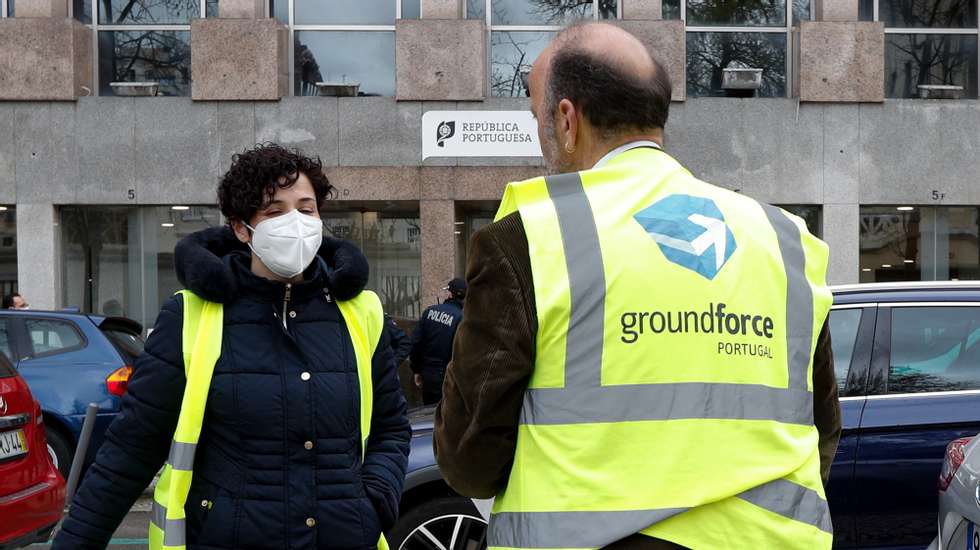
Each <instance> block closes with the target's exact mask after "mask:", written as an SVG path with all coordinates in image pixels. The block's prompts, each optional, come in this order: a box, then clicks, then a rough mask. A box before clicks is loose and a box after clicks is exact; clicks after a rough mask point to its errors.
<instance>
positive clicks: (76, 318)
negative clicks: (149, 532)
mask: <svg viewBox="0 0 980 550" xmlns="http://www.w3.org/2000/svg"><path fill="white" fill-rule="evenodd" d="M142 332H143V327H142V326H140V324H139V323H137V322H136V321H132V320H129V319H124V318H120V317H102V316H98V315H85V314H82V313H70V312H64V311H34V310H9V309H5V310H0V351H2V352H3V353H4V354H5V355H6V356H7V357H8V358H9V359H10V361H11V363H12V364H13V365H14V367H15V368H16V369H17V370H18V371H19V372H20V375H21V376H22V377H23V378H24V380H25V381H26V382H27V385H28V386H29V387H30V389H31V393H33V394H34V398H35V399H37V400H38V402H40V404H41V410H42V413H43V416H44V424H45V427H46V432H47V442H48V453H49V454H50V455H51V459H52V461H53V462H54V464H55V466H56V467H57V468H58V470H60V471H61V473H62V475H63V476H64V477H65V478H67V477H68V471H69V470H70V469H71V463H72V459H73V457H74V452H75V446H76V444H77V443H78V436H79V434H80V433H81V430H82V422H83V421H84V419H85V409H86V407H87V406H88V404H89V403H96V404H98V406H99V412H98V415H97V417H96V418H97V420H96V424H95V429H94V431H93V433H92V442H91V444H90V446H89V451H88V453H87V456H86V461H85V464H88V463H90V462H91V461H92V460H93V459H94V458H95V452H96V451H97V450H98V448H99V446H100V445H101V444H102V438H103V435H104V434H105V430H106V428H107V427H108V426H109V423H110V422H112V420H113V419H114V418H115V417H116V415H117V414H119V410H120V402H121V399H120V398H121V397H122V396H123V395H124V394H125V392H126V386H127V384H128V383H129V377H130V375H131V374H132V365H133V362H134V361H135V359H136V357H137V356H139V354H140V353H141V352H142V351H143V339H142V337H141V334H142Z"/></svg>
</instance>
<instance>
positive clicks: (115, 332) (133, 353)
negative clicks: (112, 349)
mask: <svg viewBox="0 0 980 550" xmlns="http://www.w3.org/2000/svg"><path fill="white" fill-rule="evenodd" d="M102 333H103V334H105V335H106V337H107V338H109V341H110V342H112V345H114V346H116V349H117V350H119V353H121V354H122V356H123V359H125V360H126V362H127V363H129V364H130V365H132V364H133V362H134V361H136V358H137V357H139V356H140V354H141V353H143V344H144V342H143V338H142V337H141V336H140V335H139V334H134V333H132V332H129V331H127V330H122V329H118V328H111V329H103V330H102Z"/></svg>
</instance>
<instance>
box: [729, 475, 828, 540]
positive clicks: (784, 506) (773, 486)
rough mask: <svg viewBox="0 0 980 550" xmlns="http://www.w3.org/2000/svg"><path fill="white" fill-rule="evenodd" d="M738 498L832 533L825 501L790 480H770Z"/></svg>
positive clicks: (810, 490)
mask: <svg viewBox="0 0 980 550" xmlns="http://www.w3.org/2000/svg"><path fill="white" fill-rule="evenodd" d="M738 498H740V499H742V500H745V501H747V502H751V503H752V504H755V505H756V506H758V507H760V508H764V509H766V510H769V511H770V512H773V513H776V514H779V515H781V516H783V517H786V518H789V519H791V520H794V521H799V522H801V523H806V524H807V525H812V526H814V527H816V528H817V529H820V530H821V531H824V532H827V533H830V534H831V535H833V534H834V525H833V523H831V520H830V508H829V507H828V506H827V501H826V500H824V499H822V498H820V495H818V494H817V492H816V491H814V490H813V489H808V488H806V487H804V486H802V485H798V484H796V483H793V482H792V481H787V480H785V479H777V480H775V481H770V482H769V483H766V484H764V485H760V486H758V487H756V488H755V489H750V490H748V491H746V492H744V493H742V494H740V495H738Z"/></svg>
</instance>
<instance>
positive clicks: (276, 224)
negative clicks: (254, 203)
mask: <svg viewBox="0 0 980 550" xmlns="http://www.w3.org/2000/svg"><path fill="white" fill-rule="evenodd" d="M245 227H248V228H249V229H251V230H252V242H251V243H249V245H248V246H249V248H251V249H252V252H253V253H255V255H256V256H258V257H259V259H260V260H262V263H263V264H265V266H266V267H268V268H269V270H271V271H272V272H273V273H275V274H276V275H279V276H280V277H283V278H285V279H292V278H293V277H295V276H297V275H299V274H300V273H302V272H303V271H305V270H306V268H307V267H309V266H310V264H311V263H313V258H315V257H316V253H317V251H318V250H320V243H321V241H323V221H321V220H320V219H319V218H314V217H313V216H307V215H306V214H303V213H301V212H300V211H299V210H293V211H291V212H289V213H288V214H283V215H282V216H277V217H275V218H269V219H267V220H263V221H262V222H261V223H259V224H258V225H256V226H255V227H252V226H250V225H248V224H245Z"/></svg>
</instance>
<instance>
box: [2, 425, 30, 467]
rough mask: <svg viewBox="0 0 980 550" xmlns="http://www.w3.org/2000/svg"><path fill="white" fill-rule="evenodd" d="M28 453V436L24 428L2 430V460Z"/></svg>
mask: <svg viewBox="0 0 980 550" xmlns="http://www.w3.org/2000/svg"><path fill="white" fill-rule="evenodd" d="M26 454H27V438H26V437H24V430H14V431H12V432H0V460H3V459H5V458H13V457H15V456H20V455H26Z"/></svg>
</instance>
